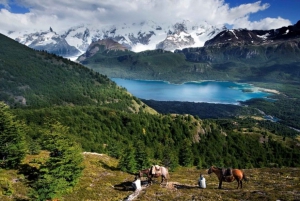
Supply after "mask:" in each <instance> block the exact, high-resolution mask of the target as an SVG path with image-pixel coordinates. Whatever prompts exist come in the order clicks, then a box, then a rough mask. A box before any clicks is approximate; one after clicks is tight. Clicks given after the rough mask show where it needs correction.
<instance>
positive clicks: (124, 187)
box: [114, 181, 148, 191]
mask: <svg viewBox="0 0 300 201" xmlns="http://www.w3.org/2000/svg"><path fill="white" fill-rule="evenodd" d="M141 185H142V186H147V185H148V181H141ZM114 189H115V190H118V191H135V189H134V188H133V187H132V181H125V182H122V183H120V184H116V185H114Z"/></svg>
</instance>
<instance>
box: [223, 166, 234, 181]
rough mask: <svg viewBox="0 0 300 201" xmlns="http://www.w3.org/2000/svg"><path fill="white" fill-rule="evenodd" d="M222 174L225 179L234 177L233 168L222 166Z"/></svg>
mask: <svg viewBox="0 0 300 201" xmlns="http://www.w3.org/2000/svg"><path fill="white" fill-rule="evenodd" d="M222 176H223V178H224V179H226V178H227V177H232V168H222Z"/></svg>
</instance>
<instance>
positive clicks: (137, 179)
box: [132, 176, 142, 191]
mask: <svg viewBox="0 0 300 201" xmlns="http://www.w3.org/2000/svg"><path fill="white" fill-rule="evenodd" d="M132 187H133V189H134V190H135V191H137V190H141V189H142V185H141V179H140V177H139V176H136V177H135V180H134V182H132Z"/></svg>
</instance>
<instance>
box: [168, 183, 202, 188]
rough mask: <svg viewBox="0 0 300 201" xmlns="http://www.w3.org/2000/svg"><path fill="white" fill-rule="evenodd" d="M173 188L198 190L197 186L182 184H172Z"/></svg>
mask: <svg viewBox="0 0 300 201" xmlns="http://www.w3.org/2000/svg"><path fill="white" fill-rule="evenodd" d="M174 188H176V189H194V188H199V186H189V185H184V184H174ZM199 189H200V188H199Z"/></svg>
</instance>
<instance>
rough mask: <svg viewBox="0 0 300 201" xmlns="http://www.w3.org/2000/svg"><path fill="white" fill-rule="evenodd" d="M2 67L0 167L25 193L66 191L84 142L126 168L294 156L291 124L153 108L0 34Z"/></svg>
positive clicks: (45, 195)
mask: <svg viewBox="0 0 300 201" xmlns="http://www.w3.org/2000/svg"><path fill="white" fill-rule="evenodd" d="M112 53H113V52H112ZM149 53H151V52H149ZM168 54H169V53H168ZM154 55H156V53H154ZM0 72H1V79H0V83H1V85H0V87H1V88H0V101H1V102H0V156H1V162H0V171H9V170H11V169H17V170H18V171H19V174H21V175H22V176H20V177H22V182H24V183H22V184H23V185H25V186H26V187H27V188H28V189H29V190H28V195H29V196H28V197H27V198H26V199H25V198H24V199H25V200H27V199H29V197H30V198H31V199H33V200H46V199H53V198H59V197H61V196H62V195H64V194H66V193H67V192H71V191H72V189H73V188H74V187H75V186H76V185H77V183H78V181H79V178H80V177H81V175H82V172H83V169H84V166H83V165H82V161H83V158H82V157H83V156H82V155H81V154H80V153H82V151H91V152H98V153H105V154H108V155H110V156H112V157H114V158H115V159H118V162H119V163H118V166H117V170H122V171H125V172H128V173H136V171H137V170H139V169H142V168H145V167H149V165H150V164H160V165H164V166H167V167H169V169H170V171H176V168H178V167H179V166H184V167H192V166H196V167H198V168H206V167H208V166H210V165H212V164H215V165H218V166H227V167H239V168H252V167H267V166H271V167H274V166H275V167H282V166H289V167H298V166H300V163H299V160H297V159H298V158H299V157H300V149H299V140H297V136H296V135H289V134H290V133H292V129H290V130H284V129H281V128H278V127H276V124H264V123H261V122H264V121H261V120H254V119H252V118H234V119H227V120H226V119H223V120H222V119H219V120H209V119H208V120H201V119H200V118H198V117H197V116H192V115H188V114H186V115H183V114H182V115H178V114H166V115H162V114H158V113H156V112H155V111H154V110H152V109H151V108H149V107H148V106H147V105H145V104H144V103H143V102H142V101H141V100H139V99H137V98H136V97H133V96H131V95H130V94H129V93H128V92H127V91H126V90H125V89H122V88H119V87H118V86H116V84H115V83H113V82H112V81H111V80H109V79H108V78H107V77H106V76H103V75H101V74H99V73H97V72H94V71H93V70H90V69H88V68H86V67H84V66H82V65H80V64H78V63H74V62H71V61H69V60H66V59H64V58H62V57H58V56H55V55H52V54H48V53H46V52H40V51H34V50H32V49H29V48H28V47H26V46H23V45H20V44H18V43H17V42H15V41H12V40H11V39H8V38H6V37H4V36H3V35H0ZM9 106H10V107H9ZM42 150H43V151H42ZM41 151H42V152H41ZM39 153H44V155H43V156H41V157H39V158H34V159H32V161H29V163H30V164H31V165H28V163H26V164H24V163H23V159H24V157H25V156H26V155H28V154H39ZM11 185H12V181H6V180H5V181H3V182H2V180H0V192H1V194H0V198H2V197H1V196H3V197H5V198H7V196H11V195H13V194H16V192H12V191H11V189H12V188H11ZM42 187H43V188H42ZM87 199H88V198H87Z"/></svg>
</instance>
